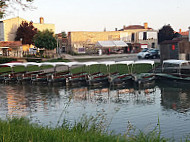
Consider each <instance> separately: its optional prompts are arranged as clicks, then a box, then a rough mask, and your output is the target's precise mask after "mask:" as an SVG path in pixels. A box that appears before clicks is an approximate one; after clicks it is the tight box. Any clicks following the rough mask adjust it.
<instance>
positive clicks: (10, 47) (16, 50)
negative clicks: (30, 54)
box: [0, 41, 23, 57]
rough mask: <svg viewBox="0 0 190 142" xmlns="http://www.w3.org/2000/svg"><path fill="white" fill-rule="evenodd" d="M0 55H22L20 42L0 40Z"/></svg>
mask: <svg viewBox="0 0 190 142" xmlns="http://www.w3.org/2000/svg"><path fill="white" fill-rule="evenodd" d="M0 49H1V50H0V55H1V56H12V57H22V52H23V49H22V42H21V41H0Z"/></svg>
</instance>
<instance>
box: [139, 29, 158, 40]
mask: <svg viewBox="0 0 190 142" xmlns="http://www.w3.org/2000/svg"><path fill="white" fill-rule="evenodd" d="M144 32H147V40H148V39H158V35H157V32H155V31H144ZM144 32H139V40H143V33H144Z"/></svg>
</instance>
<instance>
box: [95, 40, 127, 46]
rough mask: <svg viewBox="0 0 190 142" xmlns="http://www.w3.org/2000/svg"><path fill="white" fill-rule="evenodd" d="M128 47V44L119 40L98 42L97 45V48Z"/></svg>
mask: <svg viewBox="0 0 190 142" xmlns="http://www.w3.org/2000/svg"><path fill="white" fill-rule="evenodd" d="M126 46H128V45H127V43H125V42H124V41H121V40H118V41H98V42H97V43H96V45H95V47H107V48H109V47H110V48H111V47H126Z"/></svg>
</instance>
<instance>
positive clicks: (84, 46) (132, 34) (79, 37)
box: [67, 23, 158, 53]
mask: <svg viewBox="0 0 190 142" xmlns="http://www.w3.org/2000/svg"><path fill="white" fill-rule="evenodd" d="M119 40H120V41H124V42H126V43H127V44H128V45H129V46H128V48H125V49H124V51H125V52H129V51H130V52H131V51H138V50H140V49H141V48H151V47H152V48H156V47H157V45H158V42H157V40H158V38H157V31H156V30H154V29H152V28H149V27H148V23H144V26H141V25H130V26H128V27H126V26H123V29H120V30H117V28H116V29H115V31H106V30H104V31H102V32H89V31H78V32H69V33H68V47H67V48H68V50H69V51H72V52H75V53H81V52H82V53H86V52H90V50H94V48H95V45H96V43H97V42H99V41H119ZM94 51H95V50H94Z"/></svg>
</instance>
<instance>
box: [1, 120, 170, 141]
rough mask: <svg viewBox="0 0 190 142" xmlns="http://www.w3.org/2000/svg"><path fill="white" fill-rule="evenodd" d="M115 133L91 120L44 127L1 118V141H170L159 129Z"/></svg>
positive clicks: (24, 121)
mask: <svg viewBox="0 0 190 142" xmlns="http://www.w3.org/2000/svg"><path fill="white" fill-rule="evenodd" d="M128 134H129V133H127V134H126V135H113V134H108V133H107V132H106V133H105V132H103V131H102V130H101V128H100V127H98V125H97V124H95V123H93V122H92V123H91V121H83V122H78V123H75V124H74V125H73V126H71V125H69V124H66V123H63V125H62V126H61V127H57V128H50V127H42V126H39V125H37V124H30V122H29V121H28V120H27V119H24V118H20V119H12V120H10V119H9V120H7V121H3V120H0V141H1V142H4V141H5V142H60V141H64V142H103V141H105V142H116V141H117V142H136V141H139V142H144V141H146V142H160V141H163V142H165V141H168V140H167V139H165V138H162V137H161V136H160V134H159V133H157V131H155V130H154V131H152V132H150V133H148V134H145V133H143V132H140V133H139V134H136V135H132V134H130V135H128Z"/></svg>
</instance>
